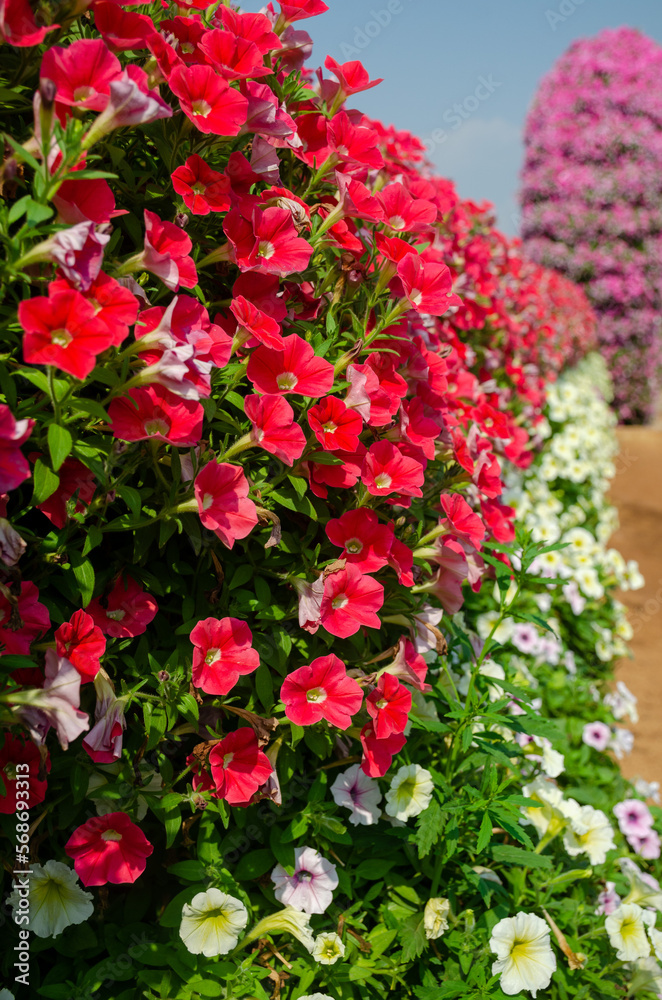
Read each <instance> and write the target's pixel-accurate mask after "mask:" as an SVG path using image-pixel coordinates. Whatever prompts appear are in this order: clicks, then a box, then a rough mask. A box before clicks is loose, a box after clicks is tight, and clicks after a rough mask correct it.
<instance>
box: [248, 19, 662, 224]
mask: <svg viewBox="0 0 662 1000" xmlns="http://www.w3.org/2000/svg"><path fill="white" fill-rule="evenodd" d="M326 2H327V3H328V5H329V7H330V10H329V11H328V12H327V13H326V14H322V15H321V16H320V17H315V18H312V19H311V20H309V21H302V22H300V23H299V24H298V25H297V27H301V28H305V29H306V30H307V31H308V32H309V33H310V35H311V36H312V38H313V41H314V43H315V47H314V50H313V56H312V60H311V65H313V66H319V65H322V64H323V63H324V59H325V57H326V56H327V55H328V54H330V55H332V56H333V57H334V58H335V59H337V60H338V61H339V62H345V61H347V60H348V59H360V60H361V61H362V62H363V64H364V65H365V66H366V68H367V69H368V71H369V72H370V76H371V77H372V78H375V77H380V76H381V77H383V78H384V82H383V83H381V84H380V85H379V86H378V87H375V88H374V89H373V90H370V91H367V92H366V93H363V94H359V95H357V96H356V98H354V99H353V105H354V106H356V107H359V108H361V110H362V111H365V113H366V114H368V115H370V116H372V117H374V118H379V119H380V120H381V121H383V122H384V123H385V124H392V125H395V126H396V127H397V128H400V129H408V130H409V131H411V132H414V133H415V134H416V135H418V136H419V137H420V138H421V139H423V141H425V142H426V145H427V146H428V150H429V153H428V155H429V158H430V160H432V162H433V163H434V164H435V165H436V167H437V169H438V171H439V173H441V174H443V175H444V176H446V177H451V178H452V179H453V180H454V181H455V182H456V184H457V187H458V190H459V192H460V194H461V195H462V196H464V197H467V198H473V199H475V200H476V201H481V200H483V199H487V200H489V201H491V202H493V203H494V205H495V207H496V210H497V217H498V221H499V225H500V227H501V228H502V229H503V230H504V231H505V232H507V233H509V234H515V233H516V232H517V228H518V211H517V188H518V174H519V169H520V165H521V162H522V144H521V134H522V128H523V124H524V118H525V116H526V112H527V109H528V107H529V105H530V103H531V100H532V98H533V96H534V94H535V91H536V88H537V85H538V82H539V80H540V78H541V77H542V76H543V75H544V74H545V73H546V72H547V71H548V70H549V69H550V68H551V67H552V65H553V64H554V62H555V61H556V59H558V57H559V56H560V55H561V54H562V53H563V52H564V51H565V50H566V49H567V48H568V46H569V45H570V43H571V42H572V41H573V40H574V39H576V38H585V37H588V36H591V35H595V34H597V32H599V31H601V30H602V29H603V28H615V27H620V26H621V25H629V26H630V27H635V28H639V29H640V30H641V31H643V32H644V33H645V34H647V35H649V36H650V37H652V38H654V39H655V40H656V41H658V42H659V43H660V44H662V0H464V2H451V0H326ZM241 5H242V8H243V9H244V10H252V11H257V10H260V8H261V7H262V6H263V3H262V2H260V0H242V3H241ZM274 6H276V4H275V3H274ZM481 78H482V79H483V81H484V82H482V83H481ZM661 84H662V81H661ZM477 88H478V89H477ZM476 95H478V96H476ZM455 104H459V105H460V106H461V108H462V111H461V114H462V117H460V116H459V115H458V114H457V112H456V111H454V110H453V106H454V105H455ZM467 109H469V110H467ZM435 133H436V138H435Z"/></svg>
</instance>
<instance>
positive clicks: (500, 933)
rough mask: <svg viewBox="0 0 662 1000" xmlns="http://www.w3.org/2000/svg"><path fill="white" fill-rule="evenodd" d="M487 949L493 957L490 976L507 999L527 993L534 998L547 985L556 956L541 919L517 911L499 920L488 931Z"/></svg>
mask: <svg viewBox="0 0 662 1000" xmlns="http://www.w3.org/2000/svg"><path fill="white" fill-rule="evenodd" d="M490 949H491V950H492V951H493V952H494V953H495V954H496V956H497V961H496V962H494V963H493V964H492V975H493V976H497V975H500V976H501V980H500V985H501V989H502V990H503V992H504V993H507V994H508V996H513V995H514V994H515V993H519V992H520V991H521V990H527V991H528V992H529V993H531V995H532V996H534V997H535V996H536V995H537V993H538V990H545V989H547V987H548V986H549V984H550V982H551V979H552V973H553V972H554V971H555V969H556V956H555V955H554V952H553V951H552V948H551V945H550V943H549V927H548V926H547V924H546V923H545V921H544V920H543V919H542V918H541V917H537V916H536V915H535V914H534V913H524V912H522V911H520V912H519V913H518V914H517V915H516V916H514V917H506V918H505V919H504V920H500V921H499V922H498V924H495V926H494V929H493V930H492V936H491V938H490Z"/></svg>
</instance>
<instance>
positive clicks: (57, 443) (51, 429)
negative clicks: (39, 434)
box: [48, 424, 73, 472]
mask: <svg viewBox="0 0 662 1000" xmlns="http://www.w3.org/2000/svg"><path fill="white" fill-rule="evenodd" d="M72 445H73V440H72V437H71V434H70V433H69V431H68V430H67V428H66V427H60V425H59V424H49V425H48V450H49V451H50V453H51V464H52V466H53V470H54V471H55V472H57V470H58V469H59V468H60V466H61V465H62V463H63V462H64V460H65V458H67V457H68V455H70V453H71V448H72Z"/></svg>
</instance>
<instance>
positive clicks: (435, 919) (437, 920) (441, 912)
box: [423, 896, 451, 941]
mask: <svg viewBox="0 0 662 1000" xmlns="http://www.w3.org/2000/svg"><path fill="white" fill-rule="evenodd" d="M450 911H451V904H450V900H448V899H445V898H444V897H443V896H435V897H433V898H432V899H428V901H427V903H426V904H425V910H424V912H423V927H424V929H425V936H426V938H427V939H428V941H435V940H436V939H437V938H439V937H441V935H442V934H443V933H444V931H447V930H448V914H449V913H450Z"/></svg>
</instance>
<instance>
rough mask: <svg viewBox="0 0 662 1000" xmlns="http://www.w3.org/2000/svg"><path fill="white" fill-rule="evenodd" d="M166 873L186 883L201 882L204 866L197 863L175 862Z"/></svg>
mask: <svg viewBox="0 0 662 1000" xmlns="http://www.w3.org/2000/svg"><path fill="white" fill-rule="evenodd" d="M168 872H169V873H170V874H171V875H176V876H177V877H178V878H184V879H186V880H187V882H201V881H202V879H203V878H204V874H205V870H204V866H203V865H201V864H200V862H199V861H177V862H176V863H175V864H174V865H170V867H169V868H168Z"/></svg>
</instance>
